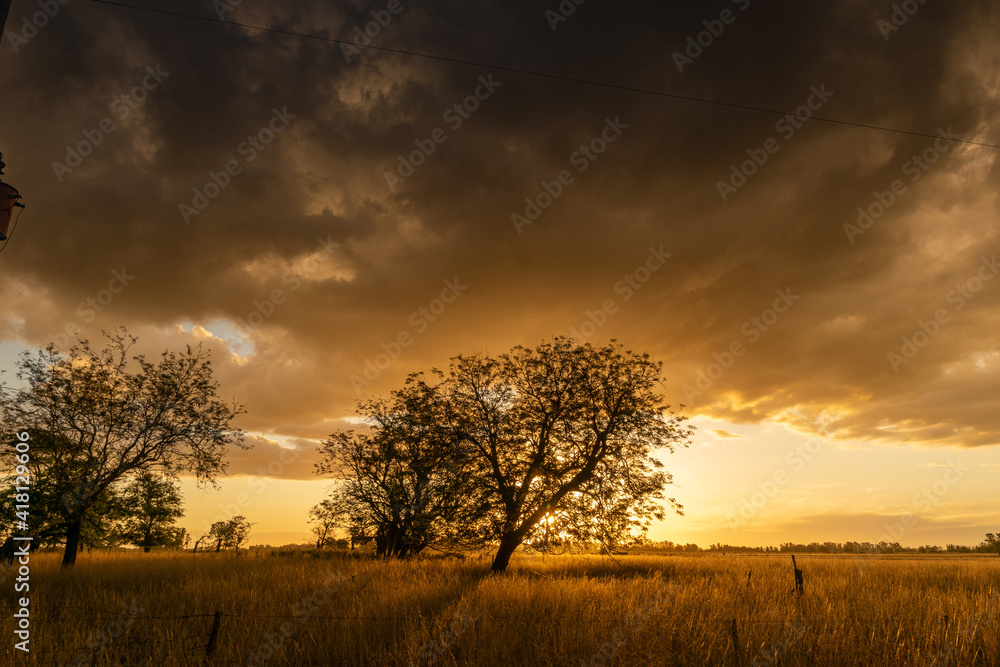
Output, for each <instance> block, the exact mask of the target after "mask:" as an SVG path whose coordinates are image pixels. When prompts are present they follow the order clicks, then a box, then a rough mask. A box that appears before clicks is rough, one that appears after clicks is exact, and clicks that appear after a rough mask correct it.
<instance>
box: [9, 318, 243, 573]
mask: <svg viewBox="0 0 1000 667" xmlns="http://www.w3.org/2000/svg"><path fill="white" fill-rule="evenodd" d="M105 337H106V338H107V343H106V345H105V346H104V348H103V349H101V350H100V351H98V350H94V349H93V348H91V346H90V345H89V343H88V342H87V341H80V342H79V343H78V344H77V345H75V346H73V347H72V348H71V349H70V351H69V355H68V356H67V357H63V356H60V355H59V354H58V352H57V350H56V349H55V348H54V347H53V346H51V345H50V346H49V347H48V348H47V349H46V350H45V351H39V352H38V354H37V355H36V356H32V355H30V354H28V353H25V354H24V355H23V356H22V357H21V358H20V360H19V361H18V375H17V377H18V378H19V379H20V380H22V381H23V382H25V383H26V384H27V387H26V388H23V389H17V390H12V389H10V388H7V387H3V391H2V392H0V418H2V422H0V424H2V431H3V436H4V437H3V441H2V444H0V459H2V460H7V461H10V460H11V459H12V457H13V455H14V454H15V451H14V444H13V443H14V440H15V439H14V438H13V437H12V434H13V433H15V432H22V431H27V432H28V433H29V434H31V440H30V442H31V463H30V468H31V477H32V483H33V484H34V483H36V482H38V483H40V484H41V485H43V486H45V487H47V489H48V496H41V497H40V496H37V495H36V496H35V497H34V498H33V501H32V508H31V512H32V525H35V522H36V521H37V522H38V523H40V524H44V525H46V526H49V527H54V528H55V529H56V530H58V531H60V532H61V533H62V539H63V540H64V542H65V552H64V555H63V566H64V567H72V566H73V564H74V563H75V562H76V554H77V551H78V549H79V546H80V543H81V534H82V533H83V532H84V529H85V526H86V525H87V524H88V521H91V520H92V519H94V518H98V516H99V514H100V512H99V509H100V508H101V506H102V503H106V502H107V500H108V498H109V497H111V496H112V495H113V494H114V492H115V490H116V488H117V486H118V485H120V483H122V482H123V481H124V480H126V479H127V478H129V477H132V476H134V475H141V474H142V473H144V472H147V471H149V472H157V473H160V474H165V475H167V476H170V477H176V476H177V475H179V474H180V473H189V474H193V475H195V476H196V477H197V479H198V481H199V482H200V483H206V482H214V481H215V476H216V475H218V474H221V473H224V472H225V469H226V463H225V455H226V452H227V448H228V447H229V446H230V445H236V446H239V447H244V448H246V445H245V443H244V438H243V432H242V431H241V430H240V429H238V428H235V427H234V426H233V421H234V419H235V418H236V417H237V415H239V414H240V413H242V412H243V410H242V407H241V406H239V405H238V404H236V403H229V402H226V401H223V400H222V399H220V398H219V396H218V384H217V383H216V382H215V381H214V379H213V375H212V367H211V363H210V361H209V359H208V353H207V352H206V351H205V350H203V349H202V348H201V346H198V347H190V346H188V347H187V348H186V350H184V351H182V352H177V351H169V350H168V351H165V352H163V354H162V355H161V356H160V358H159V359H158V360H157V361H156V362H153V361H150V360H148V359H146V358H145V357H144V356H143V355H133V354H132V347H133V345H134V344H135V343H136V341H137V339H136V338H135V337H132V336H130V335H128V333H127V332H126V331H124V330H119V331H115V332H113V333H109V334H105ZM7 467H8V468H9V466H7ZM39 500H44V504H42V505H39V504H38V502H39ZM38 515H41V516H40V517H39V516H38Z"/></svg>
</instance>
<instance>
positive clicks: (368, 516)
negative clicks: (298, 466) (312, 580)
mask: <svg viewBox="0 0 1000 667" xmlns="http://www.w3.org/2000/svg"><path fill="white" fill-rule="evenodd" d="M434 377H435V380H440V376H439V374H435V376H434ZM448 409H449V406H448V404H447V402H446V401H444V400H442V394H441V391H440V385H439V383H437V382H435V383H433V384H432V383H428V382H427V381H426V380H425V379H424V377H423V375H422V374H414V375H411V376H410V377H409V378H408V379H407V381H406V384H405V386H404V387H403V388H402V389H400V390H397V391H394V392H392V394H391V396H390V398H389V399H388V400H383V399H373V400H367V401H362V402H361V404H360V405H359V409H358V412H359V413H360V414H362V415H364V417H365V421H366V423H367V425H368V427H369V428H368V431H367V432H365V433H358V432H355V431H353V430H352V431H346V432H341V433H335V434H333V435H331V436H330V438H329V439H328V440H326V441H325V442H324V443H323V445H322V446H321V448H320V453H321V454H322V456H323V458H322V460H321V462H320V463H319V464H317V472H318V473H319V474H332V475H333V476H334V477H335V478H336V479H338V484H337V485H336V487H335V491H334V492H333V493H332V494H331V496H330V498H328V499H327V501H328V502H327V505H326V507H325V508H322V509H321V511H322V512H323V514H324V515H325V516H327V517H329V518H331V519H332V520H333V521H335V522H336V523H337V525H341V526H342V527H344V528H345V529H346V530H347V531H348V533H349V534H350V535H351V537H352V540H354V541H357V540H358V539H361V538H369V537H370V538H373V539H374V541H375V550H376V553H377V554H378V555H380V556H396V557H406V556H411V555H414V554H417V553H420V552H421V551H422V550H423V549H425V548H426V547H427V546H429V545H431V544H433V543H435V542H439V541H441V540H442V539H443V538H445V537H446V535H447V534H448V533H449V531H452V529H453V527H455V526H458V525H461V523H460V522H458V521H456V519H457V518H458V517H460V516H462V515H463V514H464V513H465V505H466V500H467V497H466V495H465V494H466V492H467V491H468V488H467V487H468V486H469V485H468V483H467V480H466V477H465V475H464V474H463V473H464V472H465V470H464V468H465V467H466V462H465V461H464V460H463V458H462V456H461V455H460V447H459V445H460V444H461V441H462V438H461V436H460V435H459V434H458V433H457V432H455V430H454V429H452V428H450V426H449V419H448V415H447V412H448Z"/></svg>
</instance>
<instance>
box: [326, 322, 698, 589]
mask: <svg viewBox="0 0 1000 667" xmlns="http://www.w3.org/2000/svg"><path fill="white" fill-rule="evenodd" d="M660 372H661V366H660V364H658V363H656V362H654V361H653V360H652V359H650V357H649V356H648V355H646V354H636V353H634V352H631V351H628V350H625V349H624V348H623V347H622V346H621V345H620V344H618V343H616V342H614V341H612V343H611V344H609V345H605V346H603V347H594V346H592V345H590V344H583V345H577V344H574V343H573V341H572V340H571V339H569V338H565V337H559V338H556V339H555V340H553V341H552V342H548V343H542V344H540V345H538V346H537V347H535V348H533V349H529V348H525V347H520V346H519V347H516V348H514V349H513V350H512V351H511V352H510V353H508V354H503V355H500V356H499V357H491V356H488V355H469V356H462V355H460V356H458V357H455V358H454V359H453V360H452V363H451V367H450V372H449V374H448V376H447V377H444V376H443V375H440V376H439V380H438V381H437V382H434V383H428V382H425V381H424V380H423V378H422V376H420V375H414V376H411V377H410V378H409V379H408V380H407V383H406V386H405V387H404V388H403V389H401V390H399V391H396V392H393V394H392V396H391V398H390V400H388V401H382V400H371V401H366V402H363V403H362V405H361V410H360V412H361V414H362V415H364V416H365V417H366V422H367V425H368V427H369V430H368V431H367V432H366V433H364V434H361V435H358V434H355V433H353V432H347V433H340V434H335V435H333V436H331V438H330V440H328V441H327V442H326V443H325V444H324V447H323V449H322V451H323V453H324V455H325V456H324V463H323V464H321V466H320V472H327V473H333V474H334V475H335V476H337V477H339V479H340V483H339V486H338V488H337V491H336V492H335V494H334V496H333V497H332V500H333V501H334V503H335V505H336V507H337V508H340V509H339V511H341V512H342V513H343V514H344V515H346V516H348V517H349V520H348V523H349V524H350V525H351V526H353V528H354V530H355V531H358V530H361V531H365V530H371V531H374V537H375V539H376V545H377V547H376V550H377V551H378V552H379V553H382V554H384V555H402V556H405V555H409V554H411V553H415V552H418V551H419V550H420V549H422V548H423V547H425V546H427V545H428V544H432V543H434V542H436V541H440V542H449V541H450V542H452V543H469V542H470V541H473V542H477V543H478V544H479V545H486V544H492V545H495V547H496V549H497V551H496V555H495V557H494V559H493V566H492V569H493V571H494V572H503V571H504V570H506V568H507V566H508V563H509V562H510V557H511V555H512V554H513V553H514V551H515V550H516V549H517V547H518V546H520V545H521V544H523V543H525V542H526V541H536V542H537V541H538V540H539V539H540V538H544V537H547V536H551V535H555V536H556V537H557V539H559V540H560V541H563V542H577V543H589V544H593V543H599V544H603V545H605V546H606V547H608V548H615V547H617V546H619V545H623V544H625V543H627V542H629V541H634V540H638V539H641V537H642V536H643V535H644V534H645V531H646V530H647V528H648V526H649V524H650V523H651V521H652V520H653V519H662V518H663V516H664V506H665V505H666V506H669V507H672V508H673V509H674V510H675V511H678V512H680V510H681V507H680V506H679V505H678V504H677V503H676V501H675V500H674V499H673V498H665V497H664V491H665V488H666V487H667V485H669V484H670V483H671V482H672V478H671V476H670V474H669V473H667V472H666V471H664V470H663V469H662V468H663V464H662V463H661V462H660V460H659V459H658V458H657V454H659V453H663V452H667V451H673V450H674V448H675V447H679V446H687V444H688V439H689V438H690V436H691V434H692V431H691V429H690V428H687V427H686V426H685V424H684V421H685V417H683V416H680V415H678V414H677V413H676V411H672V410H671V409H670V406H668V405H665V404H664V402H663V400H662V398H661V395H660V393H659V391H658V389H659V387H660V386H661V378H660ZM380 542H381V544H382V545H381V546H380Z"/></svg>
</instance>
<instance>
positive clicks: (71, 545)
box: [62, 516, 83, 569]
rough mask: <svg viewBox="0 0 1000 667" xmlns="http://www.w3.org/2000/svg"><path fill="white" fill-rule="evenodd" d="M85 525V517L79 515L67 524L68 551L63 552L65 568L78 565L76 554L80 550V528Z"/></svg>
mask: <svg viewBox="0 0 1000 667" xmlns="http://www.w3.org/2000/svg"><path fill="white" fill-rule="evenodd" d="M82 527H83V517H82V516H77V517H74V518H72V519H70V520H69V522H68V523H67V525H66V551H64V552H63V559H62V566H63V568H66V569H68V568H71V567H73V566H74V565H76V554H77V552H78V551H79V550H80V529H81V528H82Z"/></svg>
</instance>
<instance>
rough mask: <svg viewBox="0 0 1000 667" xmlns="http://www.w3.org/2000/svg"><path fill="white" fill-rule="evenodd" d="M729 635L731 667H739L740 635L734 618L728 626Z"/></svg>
mask: <svg viewBox="0 0 1000 667" xmlns="http://www.w3.org/2000/svg"><path fill="white" fill-rule="evenodd" d="M729 636H730V637H732V639H733V667H740V635H739V631H738V630H737V629H736V619H735V618H734V619H733V623H732V625H731V626H729Z"/></svg>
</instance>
